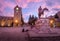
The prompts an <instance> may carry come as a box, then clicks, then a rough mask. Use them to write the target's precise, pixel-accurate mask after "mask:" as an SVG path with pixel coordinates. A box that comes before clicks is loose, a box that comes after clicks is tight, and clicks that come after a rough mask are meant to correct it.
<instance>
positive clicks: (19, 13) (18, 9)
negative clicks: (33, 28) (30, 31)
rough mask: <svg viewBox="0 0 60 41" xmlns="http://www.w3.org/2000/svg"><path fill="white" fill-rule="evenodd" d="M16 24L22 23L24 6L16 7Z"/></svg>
mask: <svg viewBox="0 0 60 41" xmlns="http://www.w3.org/2000/svg"><path fill="white" fill-rule="evenodd" d="M13 21H14V26H21V25H22V8H21V7H19V6H18V5H17V6H16V7H15V8H14V20H13Z"/></svg>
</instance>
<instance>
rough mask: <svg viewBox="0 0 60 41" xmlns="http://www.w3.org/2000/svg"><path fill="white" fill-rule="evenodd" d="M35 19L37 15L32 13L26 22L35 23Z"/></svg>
mask: <svg viewBox="0 0 60 41" xmlns="http://www.w3.org/2000/svg"><path fill="white" fill-rule="evenodd" d="M36 20H37V17H34V15H32V16H31V15H30V17H29V21H28V24H30V25H35V21H36Z"/></svg>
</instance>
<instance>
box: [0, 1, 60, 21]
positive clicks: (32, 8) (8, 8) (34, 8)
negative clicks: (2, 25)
mask: <svg viewBox="0 0 60 41" xmlns="http://www.w3.org/2000/svg"><path fill="white" fill-rule="evenodd" d="M16 5H18V6H20V7H22V13H23V18H24V21H28V18H29V15H34V16H37V17H38V8H39V6H42V8H45V7H47V8H48V9H49V12H47V11H46V12H45V13H44V16H50V15H54V14H55V13H56V12H57V11H59V10H60V0H0V15H1V16H13V14H14V7H15V6H16Z"/></svg>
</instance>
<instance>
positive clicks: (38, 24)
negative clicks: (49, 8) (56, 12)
mask: <svg viewBox="0 0 60 41" xmlns="http://www.w3.org/2000/svg"><path fill="white" fill-rule="evenodd" d="M35 26H36V28H38V29H39V28H41V27H42V26H44V27H46V26H48V27H50V26H49V18H40V19H38V20H37V21H36V22H35Z"/></svg>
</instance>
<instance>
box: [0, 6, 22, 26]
mask: <svg viewBox="0 0 60 41" xmlns="http://www.w3.org/2000/svg"><path fill="white" fill-rule="evenodd" d="M22 24H23V17H22V8H21V7H19V6H18V5H17V6H16V7H15V8H14V17H5V16H0V26H4V27H5V26H14V27H16V26H21V25H22Z"/></svg>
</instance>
